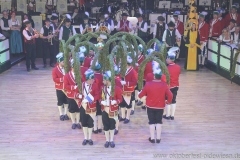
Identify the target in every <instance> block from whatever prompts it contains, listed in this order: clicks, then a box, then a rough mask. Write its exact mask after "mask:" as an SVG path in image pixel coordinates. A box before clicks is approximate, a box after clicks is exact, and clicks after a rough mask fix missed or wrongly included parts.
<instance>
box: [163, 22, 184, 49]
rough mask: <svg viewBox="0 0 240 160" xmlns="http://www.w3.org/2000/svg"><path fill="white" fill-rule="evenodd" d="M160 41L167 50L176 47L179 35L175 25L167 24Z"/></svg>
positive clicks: (179, 39) (179, 38)
mask: <svg viewBox="0 0 240 160" xmlns="http://www.w3.org/2000/svg"><path fill="white" fill-rule="evenodd" d="M162 41H163V42H164V43H165V45H166V47H167V49H168V50H169V49H170V48H171V47H174V46H178V44H177V43H178V42H181V34H180V33H179V31H178V30H177V29H176V28H175V24H174V23H173V22H172V21H170V22H169V23H168V29H166V30H165V31H164V33H163V38H162Z"/></svg>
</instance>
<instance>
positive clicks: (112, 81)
mask: <svg viewBox="0 0 240 160" xmlns="http://www.w3.org/2000/svg"><path fill="white" fill-rule="evenodd" d="M112 53H113V52H112ZM108 59H109V63H110V71H111V86H112V89H111V96H112V97H114V93H115V71H114V61H113V56H112V54H110V55H108Z"/></svg>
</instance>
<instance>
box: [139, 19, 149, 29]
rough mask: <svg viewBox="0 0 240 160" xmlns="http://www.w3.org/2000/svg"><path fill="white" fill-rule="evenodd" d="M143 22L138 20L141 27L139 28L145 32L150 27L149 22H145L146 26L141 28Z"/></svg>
mask: <svg viewBox="0 0 240 160" xmlns="http://www.w3.org/2000/svg"><path fill="white" fill-rule="evenodd" d="M142 22H143V21H142ZM142 22H138V23H139V25H138V26H139V27H140V28H139V29H140V30H141V31H143V32H147V29H148V26H147V22H144V26H143V28H141V27H142Z"/></svg>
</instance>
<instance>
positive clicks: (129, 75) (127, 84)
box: [119, 55, 137, 124]
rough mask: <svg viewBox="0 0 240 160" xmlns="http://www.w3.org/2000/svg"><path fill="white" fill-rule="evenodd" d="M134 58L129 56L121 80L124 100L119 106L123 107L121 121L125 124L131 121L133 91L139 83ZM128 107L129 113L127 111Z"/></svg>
mask: <svg viewBox="0 0 240 160" xmlns="http://www.w3.org/2000/svg"><path fill="white" fill-rule="evenodd" d="M132 61H133V60H132V58H131V57H130V56H129V55H128V56H127V70H126V74H125V76H124V77H123V80H122V81H121V84H122V86H123V101H122V103H121V104H119V106H120V107H121V118H120V119H119V120H120V121H124V124H127V123H129V122H130V113H131V108H132V101H133V100H134V98H135V97H134V96H133V92H134V89H135V87H136V85H137V72H136V71H135V70H134V68H133V67H132V65H131V63H132ZM126 108H127V115H126V113H125V111H126Z"/></svg>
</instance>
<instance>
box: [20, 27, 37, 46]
mask: <svg viewBox="0 0 240 160" xmlns="http://www.w3.org/2000/svg"><path fill="white" fill-rule="evenodd" d="M25 31H26V32H27V34H28V36H34V32H33V33H32V34H31V33H30V32H29V30H27V29H25ZM23 37H24V36H23ZM24 42H25V43H26V44H35V39H31V40H27V39H26V38H25V37H24Z"/></svg>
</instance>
